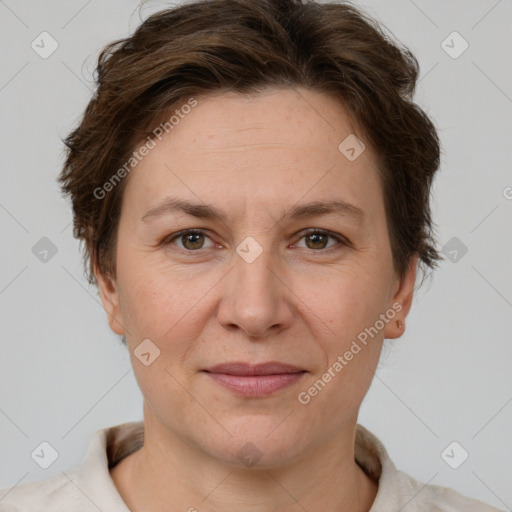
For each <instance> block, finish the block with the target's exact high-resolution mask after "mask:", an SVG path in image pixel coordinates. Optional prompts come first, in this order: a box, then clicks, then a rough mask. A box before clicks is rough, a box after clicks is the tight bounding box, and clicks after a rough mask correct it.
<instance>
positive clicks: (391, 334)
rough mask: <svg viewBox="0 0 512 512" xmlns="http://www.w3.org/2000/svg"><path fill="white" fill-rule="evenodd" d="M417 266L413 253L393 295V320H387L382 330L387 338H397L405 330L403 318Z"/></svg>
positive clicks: (409, 304) (406, 312) (410, 298)
mask: <svg viewBox="0 0 512 512" xmlns="http://www.w3.org/2000/svg"><path fill="white" fill-rule="evenodd" d="M417 267H418V256H417V255H415V256H413V257H412V258H411V260H410V263H409V268H408V270H407V272H406V273H405V275H404V276H403V277H402V279H401V280H400V282H399V284H398V288H397V290H396V292H395V295H394V296H393V300H392V307H393V309H394V310H395V311H397V313H396V315H395V318H394V320H393V321H391V322H389V323H388V324H387V325H386V328H385V330H384V337H385V338H387V339H394V338H399V337H400V336H402V334H403V333H404V332H405V318H406V317H407V315H408V313H409V310H410V309H411V305H412V298H413V293H414V285H415V283H416V271H417Z"/></svg>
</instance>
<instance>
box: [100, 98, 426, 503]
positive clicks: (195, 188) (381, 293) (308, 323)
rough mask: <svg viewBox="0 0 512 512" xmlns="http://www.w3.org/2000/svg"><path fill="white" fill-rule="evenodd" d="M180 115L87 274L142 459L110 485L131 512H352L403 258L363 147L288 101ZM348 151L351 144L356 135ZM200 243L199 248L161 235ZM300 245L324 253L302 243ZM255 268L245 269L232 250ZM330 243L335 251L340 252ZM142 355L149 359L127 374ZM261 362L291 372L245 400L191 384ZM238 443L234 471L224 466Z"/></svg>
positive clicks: (373, 487)
mask: <svg viewBox="0 0 512 512" xmlns="http://www.w3.org/2000/svg"><path fill="white" fill-rule="evenodd" d="M197 100H198V104H197V106H196V107H194V108H193V109H192V110H191V112H190V113H189V114H188V115H186V116H185V117H184V119H181V120H180V122H179V124H178V125H177V126H175V127H174V129H173V130H172V131H171V132H169V134H167V135H166V136H164V138H163V139H162V141H160V142H158V144H157V146H156V147H155V148H154V149H152V150H151V151H150V152H149V154H148V155H147V156H146V157H145V158H144V159H143V160H142V161H141V162H140V163H139V164H138V165H137V167H136V168H135V169H134V170H133V171H132V172H131V174H130V175H129V178H128V182H127V186H126V189H125V192H124V197H123V203H122V211H121V218H120V224H119V230H118V240H117V246H116V276H115V278H114V277H111V276H108V275H103V274H102V273H101V272H99V271H98V270H96V276H97V278H98V282H99V286H100V292H101V297H102V300H103V304H104V307H105V310H106V312H107V315H108V318H109V323H110V326H111V329H112V330H113V331H114V332H115V333H117V334H125V335H126V337H127V344H128V348H129V350H130V356H131V360H132V365H133V369H134V373H135V376H136V379H137V382H138V384H139V386H140V388H141V391H142V393H143V396H144V424H145V432H146V438H145V444H144V446H143V448H141V449H140V450H138V451H136V452H135V453H133V454H131V455H129V456H128V457H126V458H125V459H123V460H122V461H121V462H120V463H119V464H118V465H117V466H116V467H115V468H113V469H112V470H111V476H112V478H113V481H114V483H115V485H116V486H117V488H118V490H119V492H120V494H121V496H122V497H123V499H124V501H125V502H126V504H127V505H128V507H129V508H130V509H131V510H133V511H142V510H152V511H164V510H169V505H172V507H173V510H189V509H191V508H192V507H194V508H195V509H197V510H200V511H203V510H205V511H214V510H216V511H218V510H222V511H231V510H238V511H240V510H243V511H251V512H270V511H277V510H279V511H285V512H292V511H293V512H295V511H303V510H304V509H305V510H307V511H309V512H315V511H322V512H326V511H327V512H330V511H339V510H347V511H348V510H350V511H367V510H369V509H370V507H371V504H372V503H373V501H374V499H375V495H376V492H377V487H378V485H377V483H376V482H374V481H373V480H371V479H370V478H369V477H368V476H367V475H366V474H365V473H364V472H363V471H362V470H361V469H360V468H359V466H358V465H357V464H356V463H355V462H354V440H355V429H356V423H357V416H358V411H359V408H360V405H361V402H362V400H363V398H364V396H365V394H366V392H367V390H368V388H369V386H370V383H371V380H372V377H373V372H374V371H375V369H376V366H377V363H378V360H379V356H380V352H381V348H382V342H383V340H384V338H397V337H399V336H401V335H402V332H403V327H400V325H399V324H398V323H397V320H401V322H402V326H403V324H404V320H405V317H406V315H407V313H408V311H409V308H410V305H411V301H412V293H413V288H414V281H415V273H416V266H417V265H416V263H417V259H416V258H412V259H411V265H410V269H409V271H408V272H407V274H406V275H405V276H404V277H403V278H402V279H399V277H398V276H397V275H396V273H395V271H394V269H393V260H392V254H391V248H390V242H389V235H388V230H387V225H386V215H385V210H384V199H383V194H382V189H381V185H380V181H379V177H378V175H377V172H376V169H375V166H376V161H375V158H374V155H373V154H372V152H371V151H370V149H369V147H368V145H367V147H366V150H365V151H364V152H363V153H362V154H361V155H360V156H359V157H358V158H357V159H356V160H355V161H349V160H348V159H347V158H346V157H345V156H344V155H343V154H341V152H340V151H339V150H338V145H339V144H340V142H341V141H343V140H344V139H345V138H346V137H347V136H348V135H349V134H352V133H356V134H357V133H358V132H357V129H356V128H355V127H354V125H353V123H352V122H351V119H350V118H349V116H348V115H347V112H346V110H345V109H344V108H343V106H342V105H340V104H339V102H337V101H336V100H335V99H333V98H331V97H329V96H327V95H325V94H322V93H319V92H315V91H312V90H306V89H292V88H290V89H271V90H268V91H266V92H264V93H260V94H258V95H254V96H247V95H239V94H236V93H223V94H220V95H219V94H217V95H214V96H212V95H210V96H204V97H203V96H201V97H197ZM360 138H361V139H362V137H361V136H360ZM170 195H172V196H174V197H177V198H181V199H187V200H191V201H194V202H197V203H207V204H209V205H212V206H215V207H217V208H219V209H222V210H223V211H224V212H225V214H226V219H225V221H224V222H222V221H218V220H209V219H201V218H196V217H194V216H191V215H188V214H186V213H184V212H167V213H166V214H164V215H162V216H159V217H156V216H155V217H151V218H149V219H146V220H142V217H143V216H144V214H145V213H146V212H147V211H148V210H150V209H151V208H153V207H154V206H155V205H157V204H159V203H160V202H161V201H162V200H164V199H165V198H167V197H169V196H170ZM331 199H341V200H343V201H345V202H348V203H350V204H352V205H354V206H356V207H358V208H359V209H360V210H362V213H363V215H362V216H361V217H360V218H356V217H350V216H348V215H339V214H336V213H331V214H319V215H315V216H312V217H304V218H299V219H291V218H289V216H288V215H287V213H288V212H289V210H290V208H292V207H293V206H295V205H297V204H305V203H309V202H311V201H321V200H331ZM191 228H195V229H201V230H203V231H204V235H205V236H204V237H201V236H200V237H199V239H198V240H197V239H194V238H193V237H192V238H190V237H188V238H187V237H178V238H177V239H175V240H174V241H173V242H169V243H168V244H167V245H165V244H163V243H162V241H164V240H165V239H167V240H169V238H170V235H173V234H176V233H178V232H180V231H181V230H184V229H191ZM309 228H318V229H323V230H327V231H330V232H332V233H333V235H334V236H335V237H339V240H340V241H338V239H336V238H331V237H322V236H320V237H319V238H315V237H314V236H313V237H312V236H311V235H310V236H306V233H305V230H307V229H309ZM247 236H251V237H253V238H254V239H255V240H256V241H257V242H258V244H259V245H260V246H261V248H262V250H263V252H262V253H261V254H260V255H259V257H258V258H257V259H256V260H255V261H253V262H252V263H247V262H246V261H245V260H244V259H243V258H241V257H240V256H239V255H238V254H237V252H236V248H237V246H238V245H239V244H240V243H241V242H242V241H243V240H244V239H245V238H246V237H247ZM343 238H345V239H347V242H348V243H347V244H343V243H342V242H341V241H342V240H343ZM393 304H401V306H402V309H401V311H400V312H399V313H396V316H395V317H394V319H393V320H392V321H389V322H388V323H386V325H385V327H384V329H382V330H381V331H379V334H378V335H377V336H375V337H374V338H373V339H371V341H370V342H369V343H368V344H367V345H366V346H365V347H364V348H363V349H362V350H361V351H360V352H359V353H358V354H357V355H356V356H354V358H353V359H352V360H351V361H350V362H349V363H348V364H347V365H346V366H345V367H344V368H343V370H342V371H341V372H339V373H337V374H336V377H334V378H332V380H331V382H329V383H328V384H327V385H326V386H325V388H324V389H322V390H321V392H319V393H318V394H317V396H315V397H314V398H313V399H312V400H311V401H310V402H309V403H308V404H306V405H304V404H301V403H300V402H299V401H298V399H297V396H298V394H299V393H300V392H301V391H305V390H306V391H307V389H308V388H309V387H310V386H311V385H312V383H314V382H315V381H317V380H318V379H320V378H321V376H322V374H323V373H324V372H325V371H326V370H327V369H328V368H329V367H330V366H332V364H333V363H334V362H335V361H336V359H337V357H338V356H340V355H343V354H344V353H345V352H346V351H347V350H348V348H349V347H350V345H351V343H352V341H353V340H354V339H356V337H357V335H358V334H359V333H360V332H361V331H363V330H364V329H365V327H370V326H373V325H374V324H375V322H376V320H377V319H378V318H379V315H381V314H383V313H385V312H386V311H387V310H389V309H390V308H392V305H393ZM147 338H149V339H150V340H152V342H153V343H154V344H155V345H156V346H158V348H159V349H160V356H159V357H158V358H157V359H155V361H154V362H153V363H152V364H150V365H149V366H145V365H143V364H141V362H140V361H139V360H138V359H137V358H136V357H135V356H134V353H133V351H134V349H136V347H137V346H138V345H139V344H140V343H141V341H142V340H144V339H147ZM228 361H246V362H251V363H254V364H256V363H260V362H266V361H279V362H285V363H289V364H293V365H295V366H298V367H300V368H302V369H304V370H306V371H307V373H305V374H304V375H303V377H301V379H300V380H299V381H298V382H297V383H295V384H293V385H292V386H290V387H287V388H285V389H283V390H280V391H278V392H276V393H274V394H273V395H270V396H267V397H263V398H247V397H240V396H238V395H235V394H234V393H233V392H232V391H230V390H228V389H226V388H224V387H222V386H220V385H219V384H217V383H216V382H215V381H213V380H212V379H211V378H210V377H208V376H207V374H205V373H204V372H202V371H201V370H203V369H205V368H207V367H211V366H213V365H215V364H218V363H222V362H228ZM248 442H251V443H253V444H254V445H255V446H256V447H257V449H258V450H259V452H261V458H260V459H259V460H258V461H257V462H256V464H255V465H254V466H252V467H250V468H248V467H246V466H245V465H244V464H243V462H242V461H241V460H239V459H238V457H237V453H238V451H239V450H240V449H241V448H242V447H243V446H244V445H245V444H246V443H248Z"/></svg>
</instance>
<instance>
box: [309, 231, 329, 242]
mask: <svg viewBox="0 0 512 512" xmlns="http://www.w3.org/2000/svg"><path fill="white" fill-rule="evenodd" d="M309 239H310V240H313V244H317V243H318V242H320V244H321V243H322V242H323V241H325V240H322V239H324V235H322V234H320V233H313V234H311V235H309Z"/></svg>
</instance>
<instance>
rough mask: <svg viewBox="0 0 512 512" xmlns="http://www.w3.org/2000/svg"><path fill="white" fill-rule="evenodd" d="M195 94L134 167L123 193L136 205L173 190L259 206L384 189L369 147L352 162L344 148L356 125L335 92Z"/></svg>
mask: <svg viewBox="0 0 512 512" xmlns="http://www.w3.org/2000/svg"><path fill="white" fill-rule="evenodd" d="M195 99H196V101H197V103H196V105H195V106H194V107H193V108H190V109H188V108H187V109H183V110H182V111H179V107H178V108H177V109H175V110H174V111H173V112H171V113H170V114H171V115H174V118H173V124H172V129H171V130H169V132H168V133H166V134H164V135H163V136H162V138H161V140H159V139H155V142H156V146H155V147H154V149H152V150H151V151H149V153H148V154H147V156H145V157H144V158H143V159H142V160H141V161H140V162H139V163H138V165H137V166H136V167H135V169H134V170H133V171H132V172H131V174H130V177H129V183H128V186H127V189H126V191H125V195H127V196H128V198H127V200H129V201H130V202H131V203H133V206H134V207H135V208H136V209H137V210H140V209H142V208H146V207H149V206H154V204H155V203H157V202H158V201H159V200H161V199H163V198H164V197H165V196H166V195H169V194H170V193H172V195H181V196H184V197H186V198H190V199H195V200H197V199H201V198H203V197H208V198H211V196H212V194H213V195H215V197H217V198H218V202H219V203H220V204H229V203H231V204H233V205H234V204H235V203H236V202H237V201H238V202H241V201H245V202H246V203H247V202H249V203H250V202H252V203H255V204H259V205H260V206H261V205H263V203H269V204H271V203H273V202H274V203H275V202H277V203H281V204H283V203H285V204H287V203H289V202H291V203H297V202H298V201H299V200H300V198H301V196H306V195H307V198H306V197H305V199H308V200H310V201H311V200H315V199H320V198H325V196H326V195H328V196H329V199H336V198H335V197H333V195H336V192H340V193H341V195H342V196H343V197H342V199H343V200H346V201H351V202H355V203H357V202H360V201H363V203H364V202H365V198H364V197H359V198H358V197H357V195H358V193H359V195H361V193H362V192H364V194H362V195H366V198H367V199H368V198H370V199H371V198H372V194H375V193H377V194H380V188H379V184H378V178H377V175H376V172H375V169H374V159H373V155H372V154H371V152H370V151H369V149H365V150H364V151H363V152H362V153H361V154H360V156H359V157H358V158H357V159H355V160H353V161H351V160H349V159H348V158H347V157H346V156H344V155H343V153H342V152H341V151H340V149H339V146H340V143H342V142H343V141H344V140H346V139H347V137H354V134H355V133H356V132H357V130H356V128H355V127H354V124H353V122H352V120H351V118H350V116H349V115H348V113H347V111H346V110H345V109H344V107H343V106H342V105H341V103H339V102H338V101H336V100H335V99H333V98H332V97H330V96H327V95H325V94H322V93H319V92H316V91H311V90H305V89H292V88H290V89H276V90H269V91H266V92H264V93H259V94H256V95H241V94H238V93H231V92H230V93H222V94H216V95H209V96H198V97H196V98H195ZM169 117H171V116H169ZM359 137H361V136H360V135H359ZM349 140H351V139H349ZM356 149H357V148H356ZM207 202H211V201H207ZM366 202H368V201H366ZM373 202H374V203H375V197H374V198H373ZM367 206H369V207H371V201H369V204H368V205H367Z"/></svg>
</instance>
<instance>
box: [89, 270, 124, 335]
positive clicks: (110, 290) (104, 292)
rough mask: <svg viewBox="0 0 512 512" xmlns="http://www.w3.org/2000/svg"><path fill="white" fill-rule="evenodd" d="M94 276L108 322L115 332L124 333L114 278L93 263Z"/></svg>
mask: <svg viewBox="0 0 512 512" xmlns="http://www.w3.org/2000/svg"><path fill="white" fill-rule="evenodd" d="M94 276H95V277H96V281H98V288H99V290H100V296H101V302H102V303H103V308H104V309H105V313H107V318H108V324H109V326H110V328H111V329H112V331H114V332H115V333H116V334H119V335H124V334H125V328H124V326H123V320H122V316H121V308H120V307H119V293H118V290H117V285H116V282H115V280H114V279H113V278H112V277H111V276H110V275H107V274H103V273H102V272H101V271H100V270H99V269H98V268H97V266H96V265H94Z"/></svg>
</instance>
